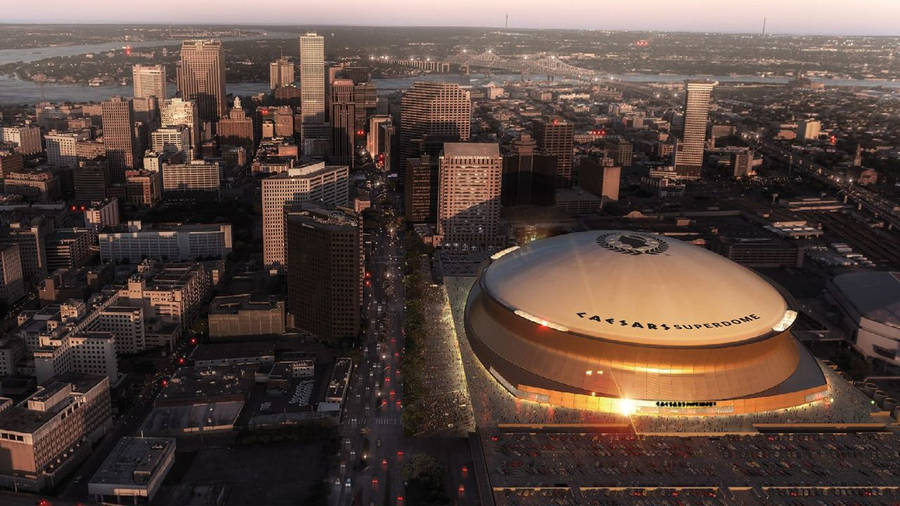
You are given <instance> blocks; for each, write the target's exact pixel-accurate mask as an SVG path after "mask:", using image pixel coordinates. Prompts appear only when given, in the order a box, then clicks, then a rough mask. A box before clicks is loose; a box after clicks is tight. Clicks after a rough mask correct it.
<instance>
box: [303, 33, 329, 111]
mask: <svg viewBox="0 0 900 506" xmlns="http://www.w3.org/2000/svg"><path fill="white" fill-rule="evenodd" d="M300 107H301V114H302V121H303V123H324V122H325V38H324V37H322V36H321V35H317V34H315V33H307V34H306V35H301V36H300Z"/></svg>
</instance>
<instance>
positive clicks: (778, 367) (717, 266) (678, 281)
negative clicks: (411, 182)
mask: <svg viewBox="0 0 900 506" xmlns="http://www.w3.org/2000/svg"><path fill="white" fill-rule="evenodd" d="M795 317H796V313H795V312H794V311H792V310H790V308H789V307H788V305H787V303H786V302H785V300H784V298H783V297H782V296H781V295H780V294H779V292H778V291H777V290H776V289H775V288H773V287H772V285H770V284H769V283H768V282H766V281H765V280H764V279H762V278H761V277H759V276H758V275H757V274H755V273H754V272H752V271H750V270H749V269H746V268H744V267H742V266H740V265H737V264H735V263H734V262H732V261H730V260H728V259H726V258H724V257H722V256H719V255H717V254H715V253H712V252H710V251H707V250H706V249H704V248H702V247H699V246H695V245H692V244H688V243H684V242H681V241H679V240H676V239H672V238H669V237H663V236H659V235H655V234H647V233H638V232H628V231H590V232H580V233H574V234H568V235H562V236H557V237H553V238H550V239H543V240H539V241H535V242H532V243H529V244H528V245H526V246H523V247H521V248H516V249H513V250H506V251H504V252H501V253H498V254H497V255H494V257H492V262H491V263H490V264H489V265H487V266H486V267H485V268H484V269H483V270H482V272H481V275H480V277H479V279H478V281H477V282H476V283H475V285H474V286H473V287H472V289H471V291H470V293H469V297H468V301H467V303H466V316H465V322H466V335H467V336H468V339H469V342H470V343H471V346H472V349H473V351H474V353H475V354H476V355H477V356H478V358H479V359H480V361H481V362H482V364H483V365H484V367H485V369H487V370H488V371H489V372H490V374H491V375H492V376H493V377H494V378H495V379H496V380H497V382H499V383H500V384H501V385H503V387H504V388H506V389H507V390H509V391H510V392H511V393H512V394H513V395H515V396H517V397H520V398H524V399H530V400H533V401H537V402H544V403H549V404H554V405H560V406H566V407H572V408H580V409H593V410H602V411H611V412H624V413H628V414H630V413H646V414H692V415H693V414H696V415H718V414H722V415H725V414H740V413H749V412H759V411H768V410H774V409H781V408H786V407H791V406H798V405H802V404H806V403H809V402H814V401H817V400H820V399H822V398H824V397H825V395H826V394H827V389H828V387H827V384H826V380H825V377H824V375H823V373H822V371H821V369H820V368H819V365H818V363H817V362H816V361H815V359H813V358H812V357H811V356H810V355H809V353H808V352H807V351H806V350H805V348H803V347H802V346H801V345H799V344H798V343H797V342H796V341H795V340H794V338H793V336H792V335H791V333H790V331H789V327H790V325H791V323H792V322H793V320H794V318H795Z"/></svg>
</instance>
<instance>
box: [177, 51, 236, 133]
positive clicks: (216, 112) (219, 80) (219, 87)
mask: <svg viewBox="0 0 900 506" xmlns="http://www.w3.org/2000/svg"><path fill="white" fill-rule="evenodd" d="M178 91H180V92H181V97H182V98H183V99H185V100H195V101H196V102H197V109H198V111H199V113H200V121H202V122H207V121H209V122H214V121H217V120H218V119H219V118H220V117H222V116H224V115H225V112H226V107H227V106H226V103H225V62H224V61H223V59H222V43H221V42H220V41H218V40H186V41H184V42H182V43H181V59H180V60H179V62H178Z"/></svg>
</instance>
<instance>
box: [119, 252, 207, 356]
mask: <svg viewBox="0 0 900 506" xmlns="http://www.w3.org/2000/svg"><path fill="white" fill-rule="evenodd" d="M210 283H211V279H210V275H209V272H207V271H206V269H204V268H203V266H202V265H201V264H197V263H181V264H164V265H162V266H160V267H159V268H156V269H154V270H145V271H144V272H142V273H140V274H135V275H133V276H131V278H129V280H128V285H127V287H126V288H124V289H122V290H120V291H119V296H120V297H124V298H127V299H128V300H129V301H131V302H132V303H135V302H138V301H143V303H144V304H146V305H147V306H148V307H150V308H151V309H152V311H153V314H154V316H155V317H158V318H161V319H163V320H165V321H168V322H171V323H175V324H177V325H178V326H179V327H181V328H187V327H189V326H190V325H191V323H192V322H193V321H194V317H195V316H197V314H198V313H199V312H200V309H201V308H202V306H203V303H204V302H206V300H207V299H208V298H209V291H210ZM147 341H148V342H147V346H148V347H156V346H171V345H172V344H174V343H171V342H169V343H162V342H154V341H152V340H151V336H147Z"/></svg>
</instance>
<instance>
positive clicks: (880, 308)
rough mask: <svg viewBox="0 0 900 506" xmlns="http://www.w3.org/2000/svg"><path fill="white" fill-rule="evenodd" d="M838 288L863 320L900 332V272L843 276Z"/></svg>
mask: <svg viewBox="0 0 900 506" xmlns="http://www.w3.org/2000/svg"><path fill="white" fill-rule="evenodd" d="M834 284H835V286H837V288H838V289H839V290H840V291H841V292H842V293H843V294H844V296H845V297H846V298H847V300H848V301H849V302H850V303H851V304H853V306H854V307H856V310H857V311H859V314H860V315H862V316H863V317H865V318H867V319H869V320H872V321H875V322H878V323H883V324H885V325H889V326H891V327H896V328H900V272H889V271H862V272H851V273H847V274H841V275H839V276H836V277H835V278H834Z"/></svg>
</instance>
